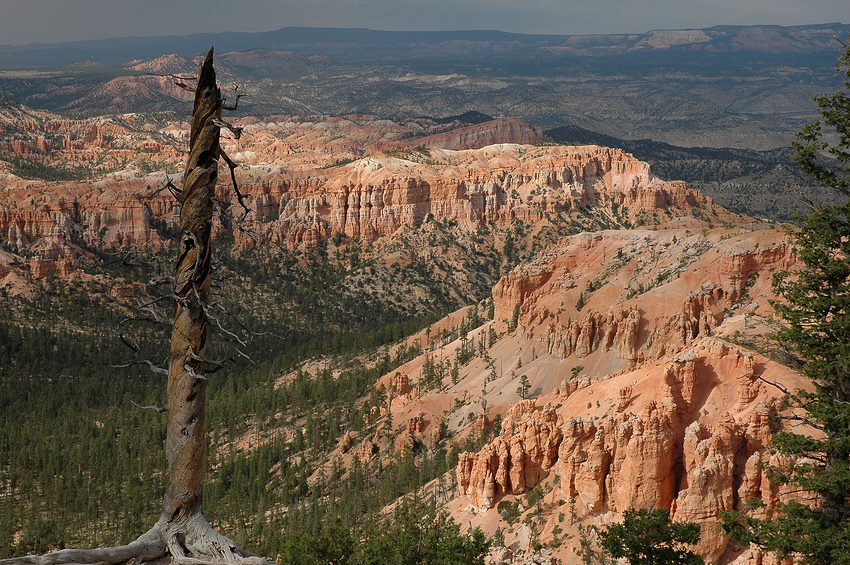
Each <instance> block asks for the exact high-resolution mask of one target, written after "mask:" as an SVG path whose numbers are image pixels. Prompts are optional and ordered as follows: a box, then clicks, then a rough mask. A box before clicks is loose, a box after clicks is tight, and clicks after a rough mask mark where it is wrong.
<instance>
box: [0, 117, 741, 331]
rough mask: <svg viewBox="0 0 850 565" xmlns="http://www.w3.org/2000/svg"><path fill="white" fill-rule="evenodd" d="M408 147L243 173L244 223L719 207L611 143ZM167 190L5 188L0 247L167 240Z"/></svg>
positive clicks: (274, 230)
mask: <svg viewBox="0 0 850 565" xmlns="http://www.w3.org/2000/svg"><path fill="white" fill-rule="evenodd" d="M106 131H111V130H109V128H107V127H106V126H98V127H97V128H93V129H90V130H89V131H88V133H87V134H86V137H85V138H84V139H88V137H92V136H93V137H92V141H91V143H96V142H97V140H98V139H106V137H104V136H105V135H106V134H105V133H104V132H106ZM92 132H94V133H92ZM115 135H118V133H115ZM405 151H407V153H404V152H402V153H391V154H386V155H383V154H382V155H375V156H371V157H368V158H364V159H360V160H357V161H355V162H353V163H350V164H347V165H344V166H339V167H334V168H331V169H322V170H313V171H312V172H311V173H310V174H305V173H303V172H294V173H293V174H292V175H291V176H288V177H282V176H281V174H280V172H277V171H276V172H272V173H267V174H261V175H252V176H249V177H246V178H244V179H241V180H240V183H241V191H242V193H243V194H244V195H245V201H246V202H247V204H248V208H249V211H248V214H247V215H246V218H245V227H246V228H247V229H248V230H250V231H251V232H253V233H259V234H263V235H265V236H266V237H268V238H269V239H271V240H272V241H274V242H277V243H281V244H284V245H287V246H289V247H297V246H307V247H311V246H316V245H319V244H321V243H322V242H324V241H327V240H328V239H329V238H331V237H332V236H333V235H334V234H344V235H346V236H349V237H352V238H354V237H359V238H361V239H364V240H366V241H372V240H375V239H377V238H380V237H382V236H388V235H391V234H394V233H395V232H397V231H398V230H399V229H402V228H417V227H419V226H421V225H422V224H423V223H425V222H426V221H430V220H431V219H433V220H436V221H444V220H450V221H455V222H457V223H458V224H459V225H460V226H461V228H462V229H464V230H466V231H469V232H472V231H475V230H477V229H478V228H479V227H481V226H484V225H486V224H488V223H496V224H506V223H508V222H511V221H512V220H514V219H516V218H519V219H522V220H523V221H526V222H531V223H535V222H543V221H545V214H547V213H551V212H569V211H575V210H578V209H580V208H583V207H587V206H597V205H602V206H604V205H609V204H611V203H616V204H618V205H620V206H621V207H622V209H625V208H626V207H628V209H629V214H632V215H637V214H640V213H652V212H655V211H659V210H665V209H668V208H670V209H673V208H676V209H687V208H688V207H690V206H699V207H701V208H704V209H707V208H712V207H713V204H712V203H711V201H710V199H708V198H706V197H704V196H702V195H701V194H700V193H699V192H697V191H694V190H691V189H689V188H687V186H685V185H684V184H683V183H675V182H674V183H669V182H664V181H661V180H659V179H657V178H655V177H653V176H652V175H651V174H650V173H649V168H648V166H647V165H646V164H645V163H642V162H640V161H637V160H636V159H634V158H633V157H632V156H631V155H628V154H626V153H623V152H622V151H618V150H615V149H608V148H602V147H593V146H590V147H564V146H552V147H534V146H527V145H511V144H508V145H493V146H488V147H485V148H482V149H475V150H464V151H451V150H442V149H431V150H421V151H420V150H405ZM243 157H247V155H243ZM174 180H175V182H178V181H177V179H174ZM163 187H164V178H162V177H161V178H157V177H155V176H154V177H149V178H137V179H132V180H124V181H100V182H97V183H94V184H66V185H59V186H51V187H49V188H46V187H39V188H37V189H33V188H27V189H21V190H14V189H13V190H7V191H5V192H3V193H0V234H2V235H0V242H2V243H4V244H6V245H8V246H9V247H10V248H11V250H12V251H24V250H25V249H26V247H27V246H28V245H31V244H32V243H33V242H34V241H36V240H38V239H40V238H43V237H47V235H48V234H52V233H54V232H56V230H60V231H61V232H62V233H63V234H64V236H65V238H66V239H67V240H70V239H71V236H72V235H73V236H74V237H79V238H81V239H82V240H83V241H85V242H87V243H88V244H93V245H102V246H118V247H128V246H134V247H135V246H145V245H159V244H161V242H162V240H163V239H164V238H167V237H170V232H172V231H173V229H174V227H175V225H176V217H177V215H178V213H179V209H178V206H177V205H176V203H175V201H174V198H173V197H172V196H171V195H170V194H169V192H168V191H167V190H164V189H162V188H163ZM217 195H218V197H219V199H220V200H221V201H222V202H223V203H224V205H225V206H229V205H237V204H236V203H235V202H234V200H235V199H234V197H233V194H232V190H231V188H230V187H229V186H228V185H227V184H226V183H220V185H219V187H218V190H217ZM237 206H238V205H237ZM219 229H220V228H219ZM234 235H235V237H236V239H237V245H241V246H250V245H254V244H255V242H254V239H253V238H252V237H249V236H248V235H245V234H244V233H243V232H236V233H235V234H234ZM729 268H730V269H737V270H735V271H734V273H740V272H745V271H746V269H747V268H748V267H747V266H746V265H741V266H738V265H737V263H734V262H730V267H729ZM740 269H744V271H740ZM730 273H732V271H730ZM730 276H732V274H730ZM741 276H744V275H741ZM524 280H527V283H524V284H525V287H516V288H515V285H513V286H511V285H508V284H507V283H505V284H503V286H504V287H505V290H506V291H507V290H508V287H509V286H510V287H511V288H510V292H512V293H513V294H515V295H517V296H520V295H522V294H523V293H527V292H529V291H530V290H531V289H532V287H533V286H534V285H539V284H541V283H542V282H543V281H532V280H530V279H528V278H527V277H526V279H524ZM529 285H531V286H529ZM621 338H622V339H628V337H627V336H621ZM616 339H620V338H616Z"/></svg>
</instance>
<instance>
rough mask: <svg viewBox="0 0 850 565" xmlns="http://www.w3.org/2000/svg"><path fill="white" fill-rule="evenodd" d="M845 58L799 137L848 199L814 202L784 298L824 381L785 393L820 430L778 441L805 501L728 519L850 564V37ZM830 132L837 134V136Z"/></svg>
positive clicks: (769, 546)
mask: <svg viewBox="0 0 850 565" xmlns="http://www.w3.org/2000/svg"><path fill="white" fill-rule="evenodd" d="M843 45H844V50H843V52H842V54H841V55H840V56H839V58H838V61H837V64H836V68H837V70H838V71H839V72H840V73H842V74H844V75H845V80H844V89H843V90H842V91H839V92H836V93H834V94H832V95H820V96H816V97H815V101H816V102H817V105H818V113H819V114H820V116H821V117H820V119H819V120H817V121H815V122H814V123H811V124H808V125H807V126H805V127H804V128H803V129H802V131H801V132H800V133H799V134H798V135H797V141H796V142H795V143H794V147H795V149H796V155H795V160H796V161H798V162H799V163H800V165H801V167H802V169H803V171H804V172H805V173H806V174H808V175H809V176H811V177H812V178H814V179H815V180H816V181H817V182H818V183H819V184H821V185H822V186H824V187H825V188H827V189H830V190H831V191H837V193H838V194H839V195H840V196H841V198H842V199H843V200H844V202H843V203H842V204H837V205H823V206H817V207H813V208H812V210H811V211H810V212H809V213H808V214H806V215H805V216H803V217H802V218H801V224H800V227H799V229H797V230H795V231H794V232H793V237H794V242H795V248H796V252H797V256H798V259H799V261H800V262H801V263H802V265H803V268H802V270H800V271H795V272H792V273H787V272H786V273H781V274H779V276H777V277H776V278H775V280H774V288H775V290H776V291H777V293H778V294H779V295H780V296H782V297H783V298H784V299H785V301H784V302H782V303H779V304H777V305H776V308H777V311H778V313H779V314H780V315H781V316H782V317H783V318H784V319H785V321H786V322H787V323H788V327H787V328H786V329H784V330H783V331H781V332H780V335H779V337H780V339H781V340H783V341H785V342H786V343H788V344H789V345H790V346H791V348H792V349H793V350H794V351H795V353H796V354H797V355H799V357H800V358H801V360H802V362H803V363H804V368H803V372H804V373H805V375H806V376H808V377H809V378H810V379H811V380H812V384H813V386H814V390H813V391H811V392H808V391H796V392H791V391H783V392H784V396H783V398H782V403H783V405H784V406H785V407H787V408H789V409H790V411H791V412H792V413H793V415H791V416H789V417H788V418H790V419H791V420H794V421H796V422H797V423H802V424H805V425H806V426H808V427H809V429H811V430H814V431H815V432H816V434H815V436H814V437H813V436H812V435H807V434H800V433H795V432H790V431H782V432H779V433H777V434H776V435H775V436H774V441H773V443H774V446H775V447H776V448H777V449H778V450H779V452H780V453H783V454H785V455H788V456H789V459H790V460H791V461H792V462H793V463H792V467H791V469H790V472H783V471H780V470H778V469H776V470H775V471H776V472H775V476H776V479H777V480H779V481H781V482H784V483H788V484H791V485H795V486H796V487H798V489H799V490H798V492H800V493H801V496H802V497H805V499H804V500H803V502H798V501H788V502H784V503H782V504H780V505H778V507H777V508H776V511H775V513H772V514H771V515H770V516H769V517H768V518H765V519H756V518H754V517H752V516H749V515H746V514H731V515H726V517H725V519H726V522H725V524H724V528H725V529H726V531H727V532H728V533H729V534H730V535H731V536H732V537H733V538H734V539H736V540H738V541H742V542H751V543H754V544H756V545H759V546H761V547H762V548H764V549H765V550H766V551H769V552H774V553H776V554H777V555H778V556H779V557H787V556H796V557H798V558H799V559H800V560H802V561H803V562H805V563H812V564H823V565H826V564H831V565H842V564H844V565H846V564H850V551H848V548H850V45H848V44H843ZM827 136H830V137H832V136H834V137H832V138H833V139H835V140H836V141H835V143H834V144H830V143H828V142H827V141H825V139H829V137H827Z"/></svg>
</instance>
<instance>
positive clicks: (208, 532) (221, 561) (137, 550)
mask: <svg viewBox="0 0 850 565" xmlns="http://www.w3.org/2000/svg"><path fill="white" fill-rule="evenodd" d="M167 555H170V557H171V558H172V559H173V561H174V562H175V563H177V564H179V565H232V564H237V565H274V561H272V560H270V559H267V558H265V557H258V556H256V555H254V554H252V553H249V552H247V551H245V550H243V549H240V548H239V547H237V546H236V543H234V542H233V540H231V539H230V538H228V537H227V536H225V535H222V534H220V533H219V532H217V531H215V530H214V529H213V528H212V526H210V525H209V523H208V522H207V520H206V518H204V516H203V514H200V513H199V514H195V515H194V516H193V517H192V518H190V519H188V520H186V521H184V522H183V523H181V524H174V523H171V524H169V523H167V522H166V521H164V520H160V521H159V522H157V523H156V524H154V526H153V527H152V528H151V529H150V530H148V531H147V532H145V533H144V534H142V535H141V536H139V538H138V539H137V540H136V541H134V542H132V543H129V544H127V545H119V546H115V547H99V548H97V549H62V550H59V551H55V552H53V553H48V554H46V555H27V556H26V557H14V558H11V559H0V565H60V564H81V565H93V564H99V563H104V564H106V563H126V562H127V561H130V560H135V562H136V564H137V565H138V564H140V563H143V562H146V561H153V560H155V559H159V558H161V557H164V556H167Z"/></svg>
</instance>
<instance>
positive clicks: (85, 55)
mask: <svg viewBox="0 0 850 565" xmlns="http://www.w3.org/2000/svg"><path fill="white" fill-rule="evenodd" d="M848 35H850V24H842V23H832V24H820V25H811V26H796V27H780V26H717V27H713V28H708V29H703V30H654V31H650V32H647V33H643V34H623V35H573V36H567V35H561V36H558V35H524V34H513V33H504V32H498V31H453V32H389V31H373V30H367V29H328V28H284V29H281V30H278V31H273V32H265V33H218V34H195V35H188V36H185V37H134V38H116V39H107V40H98V41H79V42H73V43H62V44H55V45H27V46H20V47H11V46H0V98H8V99H10V100H13V101H15V102H18V103H21V104H25V105H27V106H29V107H31V108H36V109H42V110H50V111H54V112H60V113H65V114H75V115H84V116H93V115H101V114H116V113H126V112H145V111H160V110H176V111H180V112H185V111H186V107H187V106H186V99H185V96H184V95H185V92H183V91H181V90H179V89H177V88H174V86H173V82H174V80H173V79H171V78H164V77H163V76H159V77H151V76H149V74H150V73H158V74H160V75H168V74H171V73H176V74H181V75H183V74H188V75H190V76H191V75H192V74H193V73H194V69H195V63H194V60H195V58H196V57H197V55H198V54H201V53H204V52H206V51H207V50H208V49H209V48H210V46H211V45H214V46H215V50H216V53H217V59H216V60H217V63H218V68H219V73H220V76H221V78H222V80H223V81H224V83H225V84H227V85H232V84H238V85H239V87H240V89H241V90H240V91H239V92H240V93H245V94H247V95H248V96H247V97H246V98H244V99H243V100H242V102H241V103H240V111H244V112H246V113H248V114H250V115H251V116H255V117H262V116H274V115H287V114H288V115H332V116H341V115H348V114H372V115H377V116H382V117H388V118H393V119H405V118H410V117H416V116H423V115H427V116H433V117H441V116H457V115H462V114H465V113H468V112H481V113H483V114H487V115H490V116H494V117H506V118H516V119H520V120H523V121H525V122H527V123H529V124H532V125H534V126H537V127H541V128H545V129H554V128H559V127H564V126H567V127H578V128H582V129H585V130H589V131H592V132H599V133H601V134H604V135H608V136H612V137H614V138H617V139H621V140H642V139H650V140H653V141H656V142H663V143H669V144H672V145H676V146H681V147H732V148H739V149H754V150H771V149H775V148H780V147H787V146H788V143H789V141H790V139H791V138H792V137H793V135H794V134H795V133H796V132H797V131H799V129H800V127H801V126H802V125H803V124H804V123H806V122H808V121H811V120H812V119H813V117H814V116H815V115H816V114H815V111H814V109H815V106H814V104H813V102H812V95H813V94H814V93H817V92H828V91H830V90H833V89H835V88H837V87H838V86H839V85H840V82H839V78H840V77H839V76H838V75H837V74H836V73H835V69H834V60H835V57H836V55H837V53H838V51H839V43H838V42H837V41H836V39H840V38H845V39H846V38H847V37H848Z"/></svg>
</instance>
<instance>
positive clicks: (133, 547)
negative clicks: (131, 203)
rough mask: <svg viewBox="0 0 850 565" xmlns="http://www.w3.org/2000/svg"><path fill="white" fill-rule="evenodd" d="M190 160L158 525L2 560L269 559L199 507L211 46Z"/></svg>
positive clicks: (216, 125)
mask: <svg viewBox="0 0 850 565" xmlns="http://www.w3.org/2000/svg"><path fill="white" fill-rule="evenodd" d="M194 92H195V104H194V109H193V113H192V128H191V138H190V151H189V159H188V163H187V165H186V171H185V173H184V176H183V192H182V199H181V213H180V241H179V247H178V263H177V267H176V269H175V273H174V281H175V282H174V294H175V299H174V311H175V315H174V327H173V331H172V339H171V355H170V361H169V371H168V373H169V375H168V425H167V431H166V441H165V451H166V459H167V462H168V471H169V487H168V490H167V491H166V494H165V498H164V500H163V507H162V514H161V516H160V519H159V520H158V521H157V523H156V524H155V525H154V526H153V527H152V528H151V529H150V530H149V531H148V532H146V533H145V534H143V535H142V536H140V537H139V538H138V539H137V540H136V541H134V542H132V543H130V544H128V545H124V546H119V547H111V548H99V549H93V550H81V549H64V550H60V551H57V552H55V553H51V554H48V555H45V556H28V557H22V558H13V559H6V560H2V561H0V564H3V565H18V564H20V565H23V564H33V565H48V564H50V565H52V564H58V563H99V562H107V563H120V562H124V561H127V560H130V559H134V558H136V559H137V560H151V559H156V558H158V557H161V556H163V555H165V554H170V555H171V557H172V558H173V559H174V560H175V561H176V562H178V563H185V564H197V563H202V562H203V563H237V562H241V563H254V564H256V565H263V564H266V563H270V561H268V560H267V559H263V558H259V557H256V556H253V555H251V554H249V553H247V552H245V551H243V550H241V549H239V548H238V547H237V546H236V544H235V543H234V542H233V541H232V540H230V539H228V538H227V537H225V536H223V535H222V534H220V533H218V532H216V531H215V530H213V528H212V527H211V526H210V525H209V523H208V522H207V520H206V518H204V515H203V513H202V509H201V503H202V498H203V496H202V495H203V475H204V469H203V466H204V465H203V463H204V442H205V432H206V426H205V423H206V395H205V390H206V376H205V367H206V364H207V360H206V358H205V350H206V333H207V325H206V320H207V310H208V309H209V308H210V303H209V301H208V295H209V290H210V264H211V248H210V233H211V227H212V213H213V207H214V198H215V185H216V182H217V177H218V160H219V159H220V158H224V159H225V160H226V161H228V163H230V161H229V159H228V158H227V156H226V155H224V153H223V152H222V151H221V149H220V147H219V136H220V131H221V128H222V127H229V126H228V125H227V124H226V123H225V122H223V121H222V119H221V113H222V110H223V108H224V101H223V99H222V97H221V91H220V89H219V87H218V84H217V82H216V75H215V70H214V69H213V51H212V49H211V50H210V52H209V53H208V54H207V56H206V58H205V60H204V62H203V64H202V65H201V66H200V67H199V69H198V78H197V84H196V86H195V88H194Z"/></svg>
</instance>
